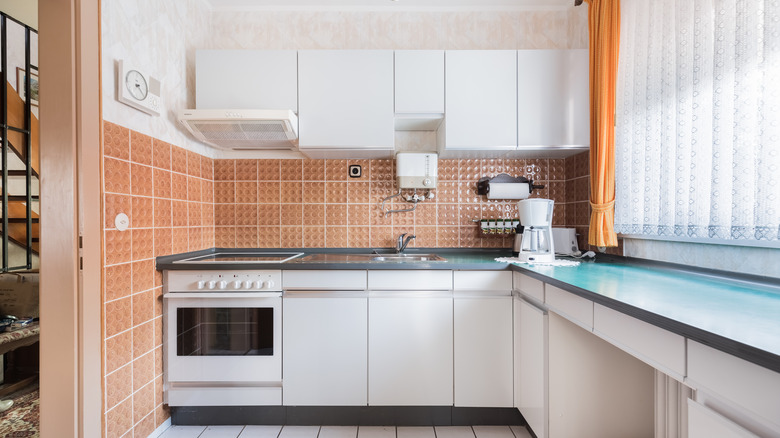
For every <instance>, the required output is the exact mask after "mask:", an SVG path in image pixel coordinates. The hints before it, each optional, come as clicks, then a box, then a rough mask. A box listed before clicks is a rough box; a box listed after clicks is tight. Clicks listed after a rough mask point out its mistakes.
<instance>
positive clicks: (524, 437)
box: [509, 426, 533, 438]
mask: <svg viewBox="0 0 780 438" xmlns="http://www.w3.org/2000/svg"><path fill="white" fill-rule="evenodd" d="M509 428H510V429H512V433H513V434H515V438H533V436H532V435H531V432H529V431H528V429H526V428H525V426H509Z"/></svg>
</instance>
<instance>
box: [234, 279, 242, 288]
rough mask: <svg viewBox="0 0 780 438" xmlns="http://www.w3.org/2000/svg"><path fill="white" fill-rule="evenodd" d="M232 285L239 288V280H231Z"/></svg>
mask: <svg viewBox="0 0 780 438" xmlns="http://www.w3.org/2000/svg"><path fill="white" fill-rule="evenodd" d="M233 286H234V287H235V288H236V289H241V280H236V281H234V282H233Z"/></svg>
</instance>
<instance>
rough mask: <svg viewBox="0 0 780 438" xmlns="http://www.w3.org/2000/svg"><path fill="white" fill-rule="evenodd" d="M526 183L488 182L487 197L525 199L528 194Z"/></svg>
mask: <svg viewBox="0 0 780 438" xmlns="http://www.w3.org/2000/svg"><path fill="white" fill-rule="evenodd" d="M530 194H531V193H530V191H529V187H528V183H489V184H488V190H487V198H488V199H525V198H527V197H528V196H529V195H530Z"/></svg>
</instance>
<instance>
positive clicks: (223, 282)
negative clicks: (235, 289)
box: [219, 280, 227, 289]
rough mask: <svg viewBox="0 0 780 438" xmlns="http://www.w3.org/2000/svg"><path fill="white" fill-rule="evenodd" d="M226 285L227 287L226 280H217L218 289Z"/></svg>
mask: <svg viewBox="0 0 780 438" xmlns="http://www.w3.org/2000/svg"><path fill="white" fill-rule="evenodd" d="M226 287H227V281H225V280H222V281H220V282H219V288H220V289H225V288H226Z"/></svg>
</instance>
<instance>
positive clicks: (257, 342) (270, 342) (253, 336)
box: [176, 307, 274, 356]
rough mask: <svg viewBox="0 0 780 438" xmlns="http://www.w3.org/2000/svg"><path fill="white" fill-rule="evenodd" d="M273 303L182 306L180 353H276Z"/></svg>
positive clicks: (179, 314)
mask: <svg viewBox="0 0 780 438" xmlns="http://www.w3.org/2000/svg"><path fill="white" fill-rule="evenodd" d="M273 354H274V309H273V308H271V307H261V308H246V307H206V308H198V307H179V308H177V309H176V355H177V356H273Z"/></svg>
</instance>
